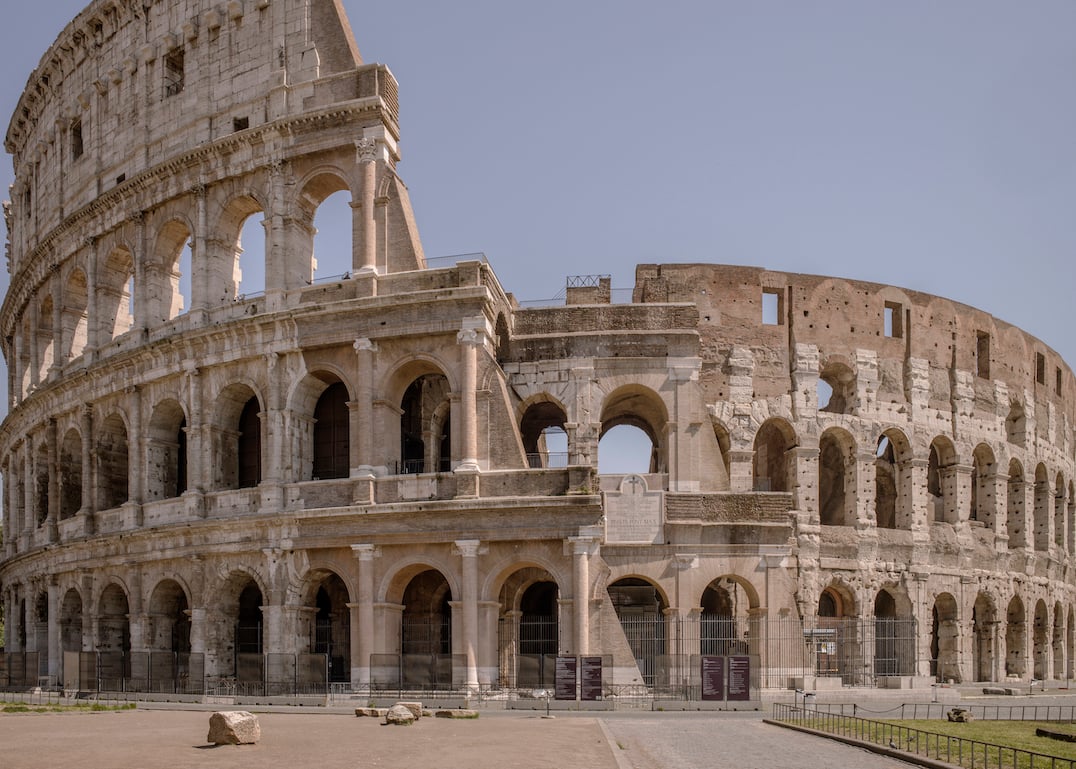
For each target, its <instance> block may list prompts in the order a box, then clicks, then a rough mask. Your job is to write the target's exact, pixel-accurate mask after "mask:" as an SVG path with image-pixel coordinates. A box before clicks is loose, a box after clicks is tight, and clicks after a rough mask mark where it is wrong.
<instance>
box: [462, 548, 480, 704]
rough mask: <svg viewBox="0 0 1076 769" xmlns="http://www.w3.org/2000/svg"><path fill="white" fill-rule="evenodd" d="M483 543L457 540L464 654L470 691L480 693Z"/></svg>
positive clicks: (466, 683) (466, 682)
mask: <svg viewBox="0 0 1076 769" xmlns="http://www.w3.org/2000/svg"><path fill="white" fill-rule="evenodd" d="M481 546H482V543H481V542H479V541H478V540H477V539H458V540H456V550H457V552H458V553H459V554H460V556H461V557H462V558H463V653H464V654H465V655H466V658H467V678H466V680H465V681H464V686H465V687H466V688H467V690H468V691H472V692H476V691H478V554H479V551H480V549H481Z"/></svg>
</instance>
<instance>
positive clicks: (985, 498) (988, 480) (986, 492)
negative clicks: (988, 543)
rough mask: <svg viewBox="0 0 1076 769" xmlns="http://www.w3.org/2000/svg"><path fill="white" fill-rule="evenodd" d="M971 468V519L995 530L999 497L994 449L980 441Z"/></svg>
mask: <svg viewBox="0 0 1076 769" xmlns="http://www.w3.org/2000/svg"><path fill="white" fill-rule="evenodd" d="M971 458H972V470H971V513H970V516H969V517H970V519H971V520H973V521H978V522H980V523H982V524H984V525H985V526H986V527H987V528H989V529H991V530H993V529H994V526H995V520H996V517H997V498H996V497H995V495H994V482H993V480H994V476H995V475H996V474H997V460H996V459H995V458H994V451H993V449H991V448H990V447H989V446H988V445H986V444H985V443H980V444H979V445H978V446H976V447H975V450H974V451H973V452H972V455H971Z"/></svg>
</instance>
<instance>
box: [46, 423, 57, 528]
mask: <svg viewBox="0 0 1076 769" xmlns="http://www.w3.org/2000/svg"><path fill="white" fill-rule="evenodd" d="M45 435H46V439H47V441H48V455H49V501H48V510H47V512H46V515H45V532H46V536H47V537H48V541H49V542H56V541H57V539H59V532H58V530H57V528H56V521H57V519H59V517H60V462H59V459H60V452H59V445H58V443H59V439H58V438H57V429H56V420H55V419H49V423H48V427H47V432H46V433H45Z"/></svg>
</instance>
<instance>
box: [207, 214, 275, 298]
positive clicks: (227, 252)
mask: <svg viewBox="0 0 1076 769" xmlns="http://www.w3.org/2000/svg"><path fill="white" fill-rule="evenodd" d="M219 230H220V232H221V233H222V235H221V238H222V244H221V247H222V249H223V251H222V252H221V253H220V254H219V256H218V257H216V259H219V260H222V261H221V264H220V267H219V268H218V269H219V271H220V273H221V275H222V277H223V278H224V280H222V281H220V285H219V286H216V287H211V289H210V290H211V292H216V291H219V294H217V295H216V296H214V297H213V299H214V300H215V301H216V302H230V301H234V300H242V299H249V298H251V297H254V296H258V295H260V294H261V293H263V292H264V291H265V254H266V249H265V230H266V220H265V218H264V212H263V211H262V207H261V204H260V203H259V202H258V201H257V200H255V199H254V198H253V197H251V196H250V195H243V196H241V197H238V198H235V199H233V200H231V201H229V203H228V205H227V206H226V207H225V209H224V214H223V215H222V217H221V220H220V225H219ZM229 243H230V244H231V245H230V247H229V245H228V244H229Z"/></svg>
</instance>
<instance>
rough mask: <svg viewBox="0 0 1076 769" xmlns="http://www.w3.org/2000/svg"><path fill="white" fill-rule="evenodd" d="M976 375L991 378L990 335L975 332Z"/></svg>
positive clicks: (983, 332)
mask: <svg viewBox="0 0 1076 769" xmlns="http://www.w3.org/2000/svg"><path fill="white" fill-rule="evenodd" d="M975 373H976V374H978V375H979V376H980V377H982V378H983V379H989V378H990V334H988V333H986V332H985V331H976V332H975Z"/></svg>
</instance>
